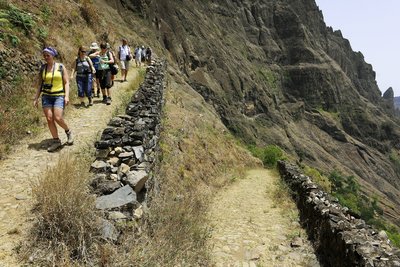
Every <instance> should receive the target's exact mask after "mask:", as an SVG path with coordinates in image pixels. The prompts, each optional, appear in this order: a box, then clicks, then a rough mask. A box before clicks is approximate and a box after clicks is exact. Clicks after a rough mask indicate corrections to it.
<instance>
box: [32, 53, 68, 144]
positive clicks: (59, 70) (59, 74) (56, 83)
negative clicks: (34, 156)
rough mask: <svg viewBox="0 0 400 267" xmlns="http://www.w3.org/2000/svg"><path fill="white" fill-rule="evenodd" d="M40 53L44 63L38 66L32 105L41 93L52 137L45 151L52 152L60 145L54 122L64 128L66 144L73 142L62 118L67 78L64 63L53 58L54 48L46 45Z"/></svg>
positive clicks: (54, 55)
mask: <svg viewBox="0 0 400 267" xmlns="http://www.w3.org/2000/svg"><path fill="white" fill-rule="evenodd" d="M42 53H43V58H44V60H45V61H46V63H45V64H43V65H42V66H41V68H40V72H39V75H38V80H37V91H36V95H35V99H34V101H33V105H34V106H35V107H38V102H39V96H40V95H42V108H43V113H44V115H45V117H46V120H47V125H48V127H49V130H50V133H51V135H52V137H53V140H52V142H51V144H50V146H49V147H48V148H47V151H49V152H54V151H56V150H57V149H59V148H60V147H61V140H60V138H59V136H58V130H57V125H56V123H57V124H58V125H59V126H61V127H62V128H63V129H64V131H65V133H66V135H67V142H66V143H67V144H68V145H72V144H73V143H74V136H73V134H72V131H71V130H70V129H69V127H68V125H67V123H66V122H65V120H64V118H63V115H64V107H65V106H66V105H68V103H69V78H68V72H67V70H66V68H65V67H64V65H63V64H61V63H57V62H55V60H54V57H56V56H57V50H56V49H54V48H53V47H46V48H45V49H43V51H42Z"/></svg>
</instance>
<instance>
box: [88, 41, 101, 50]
mask: <svg viewBox="0 0 400 267" xmlns="http://www.w3.org/2000/svg"><path fill="white" fill-rule="evenodd" d="M89 48H90V49H92V50H98V49H100V47H99V45H98V44H97V43H92V44H91V45H90V47H89Z"/></svg>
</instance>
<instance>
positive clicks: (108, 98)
mask: <svg viewBox="0 0 400 267" xmlns="http://www.w3.org/2000/svg"><path fill="white" fill-rule="evenodd" d="M106 104H107V105H111V97H107V101H106Z"/></svg>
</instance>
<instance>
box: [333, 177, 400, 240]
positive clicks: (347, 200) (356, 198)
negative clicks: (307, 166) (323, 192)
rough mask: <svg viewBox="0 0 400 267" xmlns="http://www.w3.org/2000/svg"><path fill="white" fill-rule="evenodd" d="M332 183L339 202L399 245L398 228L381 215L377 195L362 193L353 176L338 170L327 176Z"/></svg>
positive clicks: (399, 235) (381, 211)
mask: <svg viewBox="0 0 400 267" xmlns="http://www.w3.org/2000/svg"><path fill="white" fill-rule="evenodd" d="M329 180H330V181H331V183H332V191H333V193H332V194H333V196H335V197H337V198H338V200H339V202H340V204H342V205H343V206H346V207H348V208H349V209H350V210H351V211H352V212H354V213H355V214H357V215H358V216H360V217H361V218H362V219H363V220H365V221H366V222H367V223H369V224H371V225H373V226H375V227H376V228H377V229H379V230H385V231H386V233H387V235H388V237H389V239H390V240H391V241H392V243H393V244H394V245H395V246H397V247H400V232H399V228H398V227H397V226H395V225H393V224H391V223H388V222H386V221H385V220H384V219H383V218H382V217H381V216H382V215H383V210H382V209H381V208H380V207H379V205H378V200H379V199H378V197H376V196H375V197H373V198H372V199H371V198H370V197H368V196H365V195H362V194H361V192H360V185H359V184H358V182H357V181H356V180H355V178H354V176H347V177H345V176H343V175H342V174H340V173H339V172H336V171H334V172H332V173H331V174H330V176H329Z"/></svg>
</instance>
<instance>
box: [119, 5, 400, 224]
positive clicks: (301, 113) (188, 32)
mask: <svg viewBox="0 0 400 267" xmlns="http://www.w3.org/2000/svg"><path fill="white" fill-rule="evenodd" d="M126 2H130V3H131V4H132V6H133V7H134V10H135V12H138V13H140V14H145V15H144V17H146V18H147V19H148V21H149V22H152V24H153V29H154V30H156V31H158V40H160V41H161V42H162V44H163V46H164V47H165V48H166V49H167V50H168V52H169V56H170V57H171V59H172V60H173V61H174V62H175V63H176V64H177V68H179V69H180V71H181V73H182V75H184V76H185V77H186V79H187V80H186V81H187V83H189V84H190V85H191V86H192V88H193V89H194V90H196V91H197V92H199V93H200V94H201V95H202V96H203V98H204V99H205V100H206V101H207V102H208V103H210V104H212V105H213V106H214V108H215V109H216V110H217V112H218V114H219V116H220V118H221V120H222V121H223V122H224V124H225V125H226V126H227V127H228V128H229V129H230V130H231V131H232V132H233V133H235V134H236V136H238V137H240V138H242V139H243V140H245V141H246V142H247V143H249V144H259V145H264V144H271V143H274V144H278V145H279V146H281V147H282V148H284V149H285V151H286V152H288V153H289V154H290V155H291V156H292V157H293V158H294V159H296V160H298V161H299V162H302V163H303V164H307V165H311V166H314V167H316V168H318V169H320V170H321V171H323V172H325V173H329V172H331V171H333V170H334V169H336V170H339V171H341V172H343V173H345V174H346V175H355V176H356V177H358V180H359V181H360V183H361V184H362V185H363V191H364V192H365V193H368V194H369V195H377V196H378V198H379V199H380V200H381V204H383V207H384V210H385V214H386V216H387V217H388V218H391V219H392V220H394V221H398V219H399V218H400V212H399V210H400V209H398V207H400V198H399V197H400V193H399V192H400V191H399V189H400V179H399V178H400V176H399V175H400V174H399V172H396V166H397V165H398V162H396V161H393V160H391V158H392V159H393V157H391V156H390V155H396V154H398V153H399V149H400V144H399V142H400V141H399V140H400V138H399V137H400V129H399V121H398V119H396V118H395V117H394V116H393V115H392V114H393V113H394V110H393V105H388V104H387V103H388V101H390V94H387V95H386V97H385V95H384V97H382V96H381V93H380V91H379V88H378V86H377V83H376V81H375V72H374V71H373V69H372V66H371V65H370V64H368V63H366V62H365V61H364V58H363V55H362V54H361V53H360V52H354V51H352V49H351V45H350V42H349V41H348V40H346V39H344V38H343V36H342V34H341V33H340V31H333V30H332V29H331V28H329V27H326V25H325V23H324V21H323V16H322V13H321V11H320V10H319V9H318V6H317V5H316V4H315V2H314V1H313V0H303V1H296V2H295V3H294V2H293V1H289V0H275V1H266V0H260V1H255V2H253V1H236V0H225V1H196V0H192V1H185V2H181V1H179V2H176V1H162V2H159V1H151V0H147V1H126ZM392 99H393V98H392ZM396 164H397V165H396Z"/></svg>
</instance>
